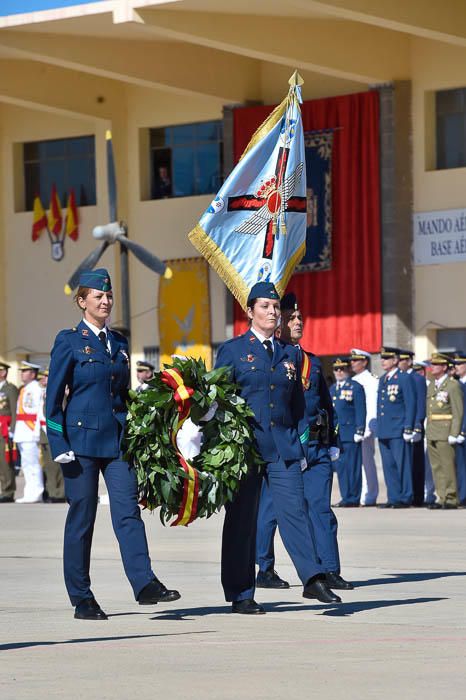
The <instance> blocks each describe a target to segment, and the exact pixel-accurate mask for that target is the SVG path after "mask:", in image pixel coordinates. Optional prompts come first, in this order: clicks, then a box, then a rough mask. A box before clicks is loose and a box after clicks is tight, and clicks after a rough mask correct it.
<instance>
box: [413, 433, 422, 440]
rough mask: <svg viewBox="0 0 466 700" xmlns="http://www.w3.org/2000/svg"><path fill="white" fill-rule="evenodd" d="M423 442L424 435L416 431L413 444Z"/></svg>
mask: <svg viewBox="0 0 466 700" xmlns="http://www.w3.org/2000/svg"><path fill="white" fill-rule="evenodd" d="M421 440H422V433H420V432H418V431H417V430H415V431H414V435H413V442H421Z"/></svg>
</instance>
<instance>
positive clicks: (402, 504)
mask: <svg viewBox="0 0 466 700" xmlns="http://www.w3.org/2000/svg"><path fill="white" fill-rule="evenodd" d="M392 508H411V504H410V503H393V504H392Z"/></svg>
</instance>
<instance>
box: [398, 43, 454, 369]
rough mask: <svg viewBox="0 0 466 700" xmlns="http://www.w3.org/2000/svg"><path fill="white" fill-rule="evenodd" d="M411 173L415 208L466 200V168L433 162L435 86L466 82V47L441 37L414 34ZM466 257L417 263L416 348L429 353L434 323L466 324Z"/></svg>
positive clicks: (435, 207)
mask: <svg viewBox="0 0 466 700" xmlns="http://www.w3.org/2000/svg"><path fill="white" fill-rule="evenodd" d="M411 41H412V83H413V179H414V183H413V184H414V206H413V209H414V211H415V212H420V211H435V210H441V209H456V208H462V207H464V206H465V205H466V168H456V169H452V170H438V171H435V170H433V169H432V168H433V167H434V160H433V158H434V153H435V128H434V112H433V99H432V96H433V92H434V91H436V90H441V89H448V88H458V87H465V86H466V52H465V51H464V49H462V48H460V47H456V46H449V45H447V44H440V43H438V42H433V41H428V40H423V39H414V38H413V39H412V40H411ZM465 279H466V263H447V264H444V265H422V266H421V265H419V266H416V267H415V276H414V287H415V307H414V311H415V313H414V318H415V334H416V350H417V352H418V354H419V356H420V357H427V355H428V353H429V352H430V351H431V350H432V349H433V345H432V341H435V332H434V330H435V329H436V328H443V327H447V328H464V327H466V318H465V312H464V289H465V286H464V281H465Z"/></svg>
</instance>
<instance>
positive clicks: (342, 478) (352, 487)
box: [330, 357, 366, 508]
mask: <svg viewBox="0 0 466 700" xmlns="http://www.w3.org/2000/svg"><path fill="white" fill-rule="evenodd" d="M333 372H334V375H335V380H336V381H335V384H332V386H331V387H330V396H331V397H332V402H333V409H334V412H335V414H336V418H337V424H338V436H339V438H340V444H341V448H342V449H341V452H340V456H339V457H338V459H337V460H336V461H335V462H334V466H335V471H336V472H337V475H338V484H339V486H340V494H341V501H340V503H339V504H338V506H339V507H340V508H351V507H355V508H357V507H358V506H359V502H360V500H361V489H362V447H361V444H362V441H363V440H364V429H365V426H366V398H365V395H364V389H363V388H362V386H361V385H360V384H358V382H354V381H353V380H352V379H351V377H350V376H349V372H350V361H349V360H347V359H342V358H341V357H338V358H337V359H336V360H335V361H334V363H333Z"/></svg>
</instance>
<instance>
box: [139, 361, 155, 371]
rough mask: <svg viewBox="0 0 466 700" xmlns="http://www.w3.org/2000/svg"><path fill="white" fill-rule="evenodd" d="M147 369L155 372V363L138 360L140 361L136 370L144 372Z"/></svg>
mask: <svg viewBox="0 0 466 700" xmlns="http://www.w3.org/2000/svg"><path fill="white" fill-rule="evenodd" d="M145 369H148V370H150V371H151V372H154V370H155V367H154V365H153V364H151V363H150V362H146V361H145V360H138V361H137V362H136V371H137V372H142V371H144V370H145Z"/></svg>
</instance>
